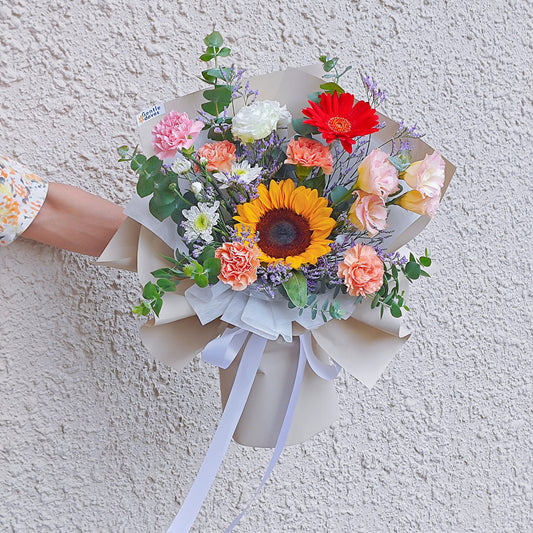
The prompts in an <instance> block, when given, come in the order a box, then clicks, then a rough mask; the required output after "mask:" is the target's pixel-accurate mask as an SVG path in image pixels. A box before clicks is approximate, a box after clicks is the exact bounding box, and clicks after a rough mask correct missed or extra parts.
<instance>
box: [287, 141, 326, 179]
mask: <svg viewBox="0 0 533 533" xmlns="http://www.w3.org/2000/svg"><path fill="white" fill-rule="evenodd" d="M285 164H286V165H301V166H303V167H320V168H321V169H322V170H323V171H324V174H331V173H332V172H333V157H332V155H331V151H330V149H329V147H328V146H324V145H323V144H322V143H321V142H320V141H315V140H314V139H308V138H307V137H299V138H298V139H291V140H290V142H289V145H288V146H287V159H285Z"/></svg>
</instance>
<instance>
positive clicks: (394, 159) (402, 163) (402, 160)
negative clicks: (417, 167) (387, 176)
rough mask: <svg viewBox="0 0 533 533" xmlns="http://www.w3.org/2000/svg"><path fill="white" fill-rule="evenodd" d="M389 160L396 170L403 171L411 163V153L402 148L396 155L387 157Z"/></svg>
mask: <svg viewBox="0 0 533 533" xmlns="http://www.w3.org/2000/svg"><path fill="white" fill-rule="evenodd" d="M389 161H390V162H391V163H392V164H393V165H394V166H395V167H396V169H397V170H398V172H405V171H406V170H407V169H408V167H409V165H410V164H411V153H410V152H409V151H408V150H402V151H401V152H399V153H398V155H395V156H391V157H389Z"/></svg>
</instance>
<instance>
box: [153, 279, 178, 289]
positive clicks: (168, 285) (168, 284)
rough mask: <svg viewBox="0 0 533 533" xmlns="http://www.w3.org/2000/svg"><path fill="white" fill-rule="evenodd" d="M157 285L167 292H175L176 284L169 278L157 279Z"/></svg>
mask: <svg viewBox="0 0 533 533" xmlns="http://www.w3.org/2000/svg"><path fill="white" fill-rule="evenodd" d="M157 286H158V287H159V288H160V289H162V290H164V291H165V292H175V291H176V284H175V283H174V282H173V281H170V280H169V279H165V278H161V279H158V280H157Z"/></svg>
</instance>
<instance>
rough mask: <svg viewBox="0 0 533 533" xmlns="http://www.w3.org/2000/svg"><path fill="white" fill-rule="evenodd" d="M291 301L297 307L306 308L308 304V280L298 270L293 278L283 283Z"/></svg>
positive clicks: (293, 274)
mask: <svg viewBox="0 0 533 533" xmlns="http://www.w3.org/2000/svg"><path fill="white" fill-rule="evenodd" d="M282 285H283V288H284V289H285V291H286V292H287V296H288V297H289V299H290V301H291V302H292V303H293V304H294V305H295V306H296V307H305V306H306V304H307V280H306V279H305V276H304V275H303V274H302V273H301V272H300V271H298V270H293V271H292V275H291V277H290V278H289V279H288V280H287V281H284V282H283V283H282Z"/></svg>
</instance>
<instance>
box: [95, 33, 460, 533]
mask: <svg viewBox="0 0 533 533" xmlns="http://www.w3.org/2000/svg"><path fill="white" fill-rule="evenodd" d="M205 45H206V50H205V52H204V53H203V54H202V55H201V56H200V59H201V61H203V62H205V63H206V64H208V65H207V66H208V67H209V68H206V69H204V70H203V71H202V73H201V78H202V80H203V81H204V82H205V83H206V84H207V85H208V86H209V87H208V88H207V89H206V90H204V91H202V92H200V93H195V94H193V95H189V96H187V97H184V98H182V99H178V100H175V101H173V102H169V103H166V104H158V105H156V106H154V107H153V108H151V109H149V110H147V111H145V112H143V113H141V114H140V115H139V116H138V124H139V129H140V133H141V141H142V145H143V152H144V153H142V152H141V151H140V150H139V148H138V147H136V148H134V149H131V148H128V147H126V146H123V147H121V148H119V153H120V160H121V161H124V162H127V163H128V164H129V166H130V167H131V169H132V170H133V171H134V172H135V173H136V174H137V176H138V183H137V194H138V196H137V197H136V198H134V199H133V200H132V202H131V203H130V204H129V205H128V207H127V208H126V213H127V214H128V215H129V216H130V220H129V221H127V223H126V224H125V225H124V226H123V227H122V228H121V230H119V232H118V234H117V236H116V237H115V238H114V239H113V241H112V242H111V243H110V245H109V247H108V249H106V251H105V252H104V254H103V255H102V257H101V259H100V260H101V262H104V263H108V264H115V265H117V266H121V267H126V268H131V269H136V270H137V271H138V273H139V276H140V278H141V281H142V283H143V285H144V287H143V293H142V294H143V299H142V301H141V302H140V303H139V305H137V306H135V307H134V309H133V311H134V313H135V314H137V315H140V316H147V315H152V318H151V319H150V321H149V322H148V323H147V325H145V326H143V328H142V329H141V337H142V339H143V342H144V343H145V344H146V346H147V347H148V348H149V349H150V350H151V351H152V352H153V353H155V354H156V355H157V356H158V357H159V358H161V359H162V360H163V361H166V362H168V363H170V364H173V365H174V366H176V367H177V368H182V367H183V366H184V365H185V364H186V363H187V361H188V360H190V358H192V357H193V356H194V355H195V353H197V352H200V351H201V352H202V357H203V358H204V359H205V360H206V361H209V362H212V363H214V364H216V365H217V366H219V368H220V369H221V390H222V397H223V398H222V399H223V404H224V405H225V409H224V412H223V415H222V419H221V422H220V425H219V428H218V429H217V432H216V434H215V436H214V438H213V442H212V445H211V447H210V449H209V451H208V454H207V456H206V459H205V461H204V464H203V465H202V468H201V470H200V473H199V475H198V477H197V479H196V481H195V483H194V485H193V487H192V489H191V492H190V493H189V495H188V497H187V499H186V501H185V502H184V504H183V506H182V509H181V511H180V513H179V514H178V516H177V517H176V519H175V521H174V523H173V524H172V526H171V529H169V531H188V529H189V528H190V527H191V525H192V523H193V522H194V519H195V517H196V514H197V512H198V510H199V508H200V506H201V505H202V502H203V499H204V498H205V496H206V494H207V492H208V490H209V487H210V485H211V483H212V481H213V479H214V476H215V475H216V472H217V470H218V466H219V465H220V463H221V461H222V459H223V456H224V453H225V450H226V449H227V446H228V445H229V442H230V440H231V438H232V437H233V438H235V440H237V441H238V442H241V443H243V444H248V445H256V446H257V445H259V446H266V447H273V448H275V450H274V456H273V459H272V462H271V464H270V465H269V468H268V469H267V473H266V474H265V477H264V479H263V482H262V483H261V486H262V485H263V484H264V482H265V481H266V479H267V477H268V475H269V473H270V471H271V470H272V468H273V467H274V465H275V463H276V461H277V457H279V454H280V453H281V451H282V449H283V447H284V445H285V444H286V443H293V442H299V441H301V440H305V439H306V438H308V437H310V436H311V435H313V434H314V433H316V432H317V431H320V430H321V429H323V427H326V426H327V425H328V424H329V423H331V421H332V420H334V419H335V418H336V415H337V410H336V397H335V394H334V391H333V389H332V385H331V380H332V379H333V378H334V377H335V376H336V375H337V374H338V372H339V370H340V368H341V366H342V367H344V368H346V369H347V370H348V371H350V372H351V373H353V374H354V375H355V376H356V377H358V378H359V379H360V380H361V381H363V382H364V383H366V384H367V385H369V386H371V385H372V384H373V383H374V382H375V381H376V380H377V378H378V377H379V375H380V374H381V372H382V371H383V369H384V368H385V366H386V365H387V363H388V362H389V361H390V359H391V358H392V356H393V355H394V353H395V351H396V350H397V349H398V347H399V346H400V345H401V343H402V342H403V341H404V340H405V338H406V336H407V333H408V332H407V331H406V329H405V327H404V326H403V323H402V320H401V317H402V315H403V313H405V312H407V311H409V307H408V302H407V287H408V285H409V284H410V283H411V282H413V281H415V280H417V279H419V278H420V277H423V276H429V274H428V271H427V268H428V267H430V265H431V258H430V257H429V254H428V251H427V249H426V250H425V252H424V253H423V254H414V253H413V252H411V251H409V250H407V249H406V248H405V247H403V245H404V244H405V243H407V242H408V241H409V240H410V239H412V238H413V237H414V236H415V235H416V234H417V233H418V232H419V231H420V230H421V229H422V228H423V227H424V225H425V224H426V223H427V222H428V220H429V219H430V218H431V217H433V216H434V215H435V213H436V211H437V209H438V206H439V202H440V200H441V197H442V194H443V192H444V190H445V188H446V187H447V185H448V183H449V181H450V179H451V176H452V174H453V171H454V168H453V166H452V165H451V164H450V163H449V162H447V161H446V160H445V159H444V158H443V157H442V156H441V154H440V153H439V152H438V151H436V150H431V151H430V148H429V147H428V146H427V145H426V144H425V143H423V142H422V141H421V140H420V138H421V134H420V133H419V132H418V130H417V128H416V127H410V126H407V125H406V124H405V123H403V122H400V123H399V124H397V123H395V122H394V121H391V120H390V119H388V118H387V117H385V116H384V115H382V114H380V113H379V112H378V111H377V109H378V108H379V106H380V105H381V104H383V102H384V101H385V99H386V94H385V92H384V91H383V90H381V89H380V88H379V87H378V86H377V84H376V82H374V81H373V80H372V79H370V78H369V77H368V76H364V75H363V76H361V81H362V87H361V90H359V92H358V96H356V95H355V94H353V93H351V92H348V91H347V89H346V87H345V86H344V83H343V77H344V76H345V74H346V73H347V72H348V71H349V70H350V68H351V67H346V68H343V69H342V68H340V67H339V60H338V58H335V57H329V56H326V55H324V56H321V57H320V58H319V59H320V68H321V70H322V79H319V78H317V77H315V76H313V75H311V74H309V73H308V70H307V71H306V70H290V71H286V72H283V73H275V74H271V75H267V76H263V77H257V78H255V79H253V80H250V81H247V82H245V81H244V76H243V74H244V71H243V70H240V69H239V68H237V67H236V66H235V65H231V64H229V63H228V65H227V66H226V65H224V64H223V63H224V62H228V61H229V60H228V59H227V58H228V56H229V55H230V52H231V51H230V49H229V48H228V47H226V46H224V42H223V39H222V36H221V35H220V34H219V33H218V32H213V33H212V34H210V35H208V36H207V37H206V38H205ZM258 89H260V90H258ZM230 326H233V327H230ZM261 486H260V487H259V488H261ZM258 490H259V489H258ZM242 514H243V513H241V515H239V517H237V519H236V521H235V522H234V523H233V524H232V525H230V527H229V528H228V531H229V530H230V529H232V528H233V526H234V525H235V524H236V523H237V522H238V521H239V520H240V518H241V516H242Z"/></svg>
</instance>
